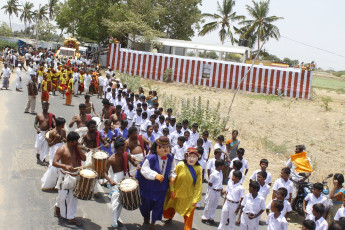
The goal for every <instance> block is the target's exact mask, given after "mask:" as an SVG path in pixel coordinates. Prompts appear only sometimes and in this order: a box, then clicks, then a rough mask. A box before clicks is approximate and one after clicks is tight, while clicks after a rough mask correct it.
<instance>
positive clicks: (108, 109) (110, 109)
mask: <svg viewBox="0 0 345 230" xmlns="http://www.w3.org/2000/svg"><path fill="white" fill-rule="evenodd" d="M102 104H103V109H102V114H101V121H102V122H103V120H104V119H110V117H111V115H112V114H114V113H115V108H114V106H111V105H110V102H109V100H108V99H103V100H102Z"/></svg>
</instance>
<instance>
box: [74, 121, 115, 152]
mask: <svg viewBox="0 0 345 230" xmlns="http://www.w3.org/2000/svg"><path fill="white" fill-rule="evenodd" d="M87 129H88V131H87V132H86V133H85V134H84V136H83V137H82V139H81V142H80V144H81V145H82V146H85V147H86V148H85V147H82V148H83V149H84V150H86V151H90V150H92V149H93V150H95V149H98V148H100V146H101V142H102V143H103V145H104V147H106V148H108V147H109V143H108V142H107V141H105V140H104V138H103V137H102V135H101V134H100V132H98V131H97V124H96V121H94V120H91V121H89V122H88V123H87Z"/></svg>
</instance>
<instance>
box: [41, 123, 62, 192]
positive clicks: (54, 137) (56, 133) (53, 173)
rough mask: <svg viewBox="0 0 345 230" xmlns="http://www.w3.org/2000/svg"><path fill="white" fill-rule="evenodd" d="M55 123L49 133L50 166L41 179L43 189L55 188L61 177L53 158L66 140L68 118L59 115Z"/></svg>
mask: <svg viewBox="0 0 345 230" xmlns="http://www.w3.org/2000/svg"><path fill="white" fill-rule="evenodd" d="M55 123H56V127H55V129H53V130H51V131H49V134H48V145H49V147H50V148H49V155H50V156H49V166H48V169H47V171H46V172H45V173H44V175H43V177H42V179H41V183H42V186H41V189H42V190H50V189H54V188H55V186H56V182H57V180H58V177H59V171H58V169H57V168H55V167H54V166H53V159H54V157H55V153H56V151H57V150H58V148H60V147H61V146H62V145H63V143H64V142H66V132H65V130H64V126H65V123H66V120H65V119H64V118H62V117H58V118H56V119H55Z"/></svg>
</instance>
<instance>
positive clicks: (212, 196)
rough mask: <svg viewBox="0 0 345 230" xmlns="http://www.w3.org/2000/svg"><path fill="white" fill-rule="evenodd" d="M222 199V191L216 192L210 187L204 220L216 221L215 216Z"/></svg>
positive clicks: (206, 199) (206, 198)
mask: <svg viewBox="0 0 345 230" xmlns="http://www.w3.org/2000/svg"><path fill="white" fill-rule="evenodd" d="M219 198H220V191H219V192H217V191H214V190H213V189H212V188H211V187H208V189H207V193H206V197H205V208H204V213H203V215H202V217H201V218H202V219H204V220H209V219H211V220H214V215H215V212H216V209H217V206H218V202H219Z"/></svg>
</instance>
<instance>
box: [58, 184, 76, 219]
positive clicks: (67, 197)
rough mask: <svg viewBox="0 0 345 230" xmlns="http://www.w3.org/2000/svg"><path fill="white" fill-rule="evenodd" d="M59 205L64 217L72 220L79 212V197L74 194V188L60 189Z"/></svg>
mask: <svg viewBox="0 0 345 230" xmlns="http://www.w3.org/2000/svg"><path fill="white" fill-rule="evenodd" d="M57 203H58V207H60V214H61V216H62V217H63V218H66V219H68V220H72V219H74V218H75V215H76V213H77V204H78V199H77V198H75V197H74V195H73V188H71V189H60V190H59V194H58V197H57Z"/></svg>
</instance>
